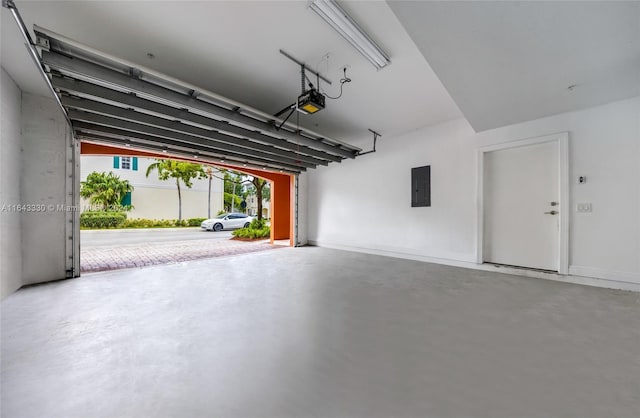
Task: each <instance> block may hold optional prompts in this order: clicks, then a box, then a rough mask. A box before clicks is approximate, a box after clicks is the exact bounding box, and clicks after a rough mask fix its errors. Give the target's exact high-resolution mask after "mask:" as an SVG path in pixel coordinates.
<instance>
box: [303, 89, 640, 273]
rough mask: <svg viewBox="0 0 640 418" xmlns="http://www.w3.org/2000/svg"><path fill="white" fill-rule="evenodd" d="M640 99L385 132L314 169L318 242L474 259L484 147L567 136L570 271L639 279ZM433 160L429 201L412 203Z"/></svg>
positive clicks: (312, 232)
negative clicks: (489, 124) (504, 120)
mask: <svg viewBox="0 0 640 418" xmlns="http://www.w3.org/2000/svg"><path fill="white" fill-rule="evenodd" d="M639 121H640V98H639V97H636V98H634V99H630V100H625V101H620V102H615V103H610V104H608V105H604V106H599V107H595V108H591V109H586V110H583V111H579V112H571V113H566V114H561V115H556V116H553V117H548V118H544V119H540V120H536V121H531V122H527V123H522V124H517V125H513V126H509V127H504V128H500V129H495V130H491V131H487V132H482V133H480V134H476V133H475V132H474V131H473V130H472V129H471V127H470V125H469V124H468V123H467V122H466V120H458V121H452V122H448V123H444V124H441V125H438V126H434V127H428V128H424V129H420V130H417V131H413V132H409V133H406V134H403V135H400V136H397V137H383V138H382V140H380V141H379V143H378V152H377V153H374V154H370V155H367V156H363V157H360V158H357V159H355V160H345V161H343V162H342V164H339V165H338V164H332V165H330V166H329V167H326V168H325V167H320V168H318V169H316V170H311V171H309V174H308V177H309V213H308V215H309V216H308V229H309V231H308V233H309V241H310V243H313V244H318V245H324V246H329V247H334V248H343V249H349V250H356V251H364V252H371V253H379V254H387V255H392V256H399V257H406V258H413V259H419V260H426V261H435V262H438V261H440V262H450V261H455V262H466V263H474V262H475V260H476V251H477V248H476V247H477V245H476V231H477V181H478V172H477V151H478V148H479V147H480V146H483V145H488V144H495V143H501V142H507V141H514V140H518V139H523V138H528V137H535V136H543V135H547V134H552V133H556V132H561V131H569V133H570V164H571V166H570V176H571V179H572V180H573V179H575V177H576V176H577V175H586V176H587V177H588V179H589V180H588V182H587V184H585V185H577V184H576V183H575V181H572V182H571V186H570V200H571V202H573V203H577V202H584V203H587V202H591V203H592V204H593V212H592V213H588V214H584V213H576V211H575V209H576V208H575V205H574V204H573V205H572V211H571V213H570V215H569V217H570V229H571V235H570V242H569V247H570V260H569V262H570V273H571V274H575V275H584V276H587V277H596V278H606V279H613V280H620V281H627V282H633V283H640V125H639V124H640V122H639ZM421 165H431V181H432V184H431V187H432V207H429V208H411V207H410V188H409V184H410V169H411V167H416V166H421Z"/></svg>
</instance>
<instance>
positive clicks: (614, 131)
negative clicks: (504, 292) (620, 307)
mask: <svg viewBox="0 0 640 418" xmlns="http://www.w3.org/2000/svg"><path fill="white" fill-rule="evenodd" d="M561 131H569V158H570V162H569V165H570V166H569V173H570V174H569V177H570V179H571V185H570V202H571V208H570V210H571V212H570V224H569V227H570V238H569V243H570V245H569V265H570V268H569V272H570V273H571V274H576V275H580V276H587V277H599V278H609V279H614V280H621V281H631V282H638V283H640V97H636V98H634V99H629V100H624V101H619V102H614V103H610V104H608V105H604V106H598V107H594V108H590V109H586V110H583V111H580V112H571V113H565V114H561V115H556V116H552V117H548V118H543V119H539V120H536V121H532V122H526V123H521V124H517V125H512V126H508V127H504V128H499V129H494V130H491V131H486V132H482V133H480V134H478V135H477V142H478V145H480V146H482V145H490V144H495V143H500V142H506V141H509V140H511V139H517V138H528V137H533V136H540V135H544V134H547V133H555V132H561ZM579 175H585V176H587V183H586V184H577V177H578V176H579ZM577 203H591V204H592V208H593V212H592V213H577V211H576V204H577Z"/></svg>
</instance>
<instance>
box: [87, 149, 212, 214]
mask: <svg viewBox="0 0 640 418" xmlns="http://www.w3.org/2000/svg"><path fill="white" fill-rule="evenodd" d="M154 162H155V160H154V159H152V158H142V157H140V158H139V157H124V156H113V157H111V156H90V155H84V156H82V157H81V160H80V172H81V181H85V180H86V178H87V176H88V175H89V174H90V173H92V172H94V171H98V172H109V171H112V172H113V173H114V174H116V175H117V176H119V177H120V178H121V179H123V180H129V182H130V183H131V184H132V185H133V187H134V189H133V192H132V193H130V194H128V195H127V197H125V199H124V201H123V204H130V205H133V209H132V210H131V211H130V212H129V214H128V217H129V218H146V219H178V190H177V187H176V182H175V179H169V180H167V181H162V180H159V179H158V172H157V171H152V172H151V173H149V177H147V176H146V172H147V168H148V167H149V165H151V164H152V163H154ZM212 170H214V174H215V172H216V169H215V168H212ZM180 190H181V194H182V219H189V218H206V217H209V215H210V216H215V214H216V213H218V211H220V210H222V208H223V190H224V188H223V180H221V179H220V178H219V176H218V177H216V176H212V177H211V195H210V196H209V179H194V180H193V186H192V187H191V188H187V187H186V186H185V185H184V183H182V182H181V183H180ZM209 202H210V204H211V206H210V211H209ZM89 208H90V204H89V203H88V202H87V201H85V202H83V205H82V207H81V210H82V211H84V210H87V209H89Z"/></svg>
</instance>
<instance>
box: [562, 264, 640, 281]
mask: <svg viewBox="0 0 640 418" xmlns="http://www.w3.org/2000/svg"><path fill="white" fill-rule="evenodd" d="M569 274H571V275H575V276H583V277H591V278H595V279H604V280H613V281H618V282H628V283H637V284H639V285H640V273H629V272H622V271H615V270H605V269H599V268H594V267H585V266H569Z"/></svg>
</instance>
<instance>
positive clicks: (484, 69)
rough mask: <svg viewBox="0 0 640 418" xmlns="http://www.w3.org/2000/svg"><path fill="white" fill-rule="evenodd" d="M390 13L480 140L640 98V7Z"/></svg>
mask: <svg viewBox="0 0 640 418" xmlns="http://www.w3.org/2000/svg"><path fill="white" fill-rule="evenodd" d="M389 4H390V7H391V9H392V10H393V11H394V13H395V14H396V15H397V16H398V18H399V20H400V22H401V23H402V24H403V26H404V27H405V29H406V30H407V32H408V33H409V34H410V35H411V37H412V38H413V40H414V41H415V43H416V45H417V46H418V48H419V49H420V51H421V52H422V54H423V55H424V56H425V57H426V59H427V61H428V62H429V64H430V65H431V67H432V68H433V69H434V70H435V72H436V74H437V75H438V77H439V78H440V80H442V82H443V83H444V85H445V86H446V88H447V90H448V91H449V93H450V94H451V96H452V97H453V98H454V100H455V101H456V103H457V104H458V106H459V107H460V109H461V110H462V112H463V113H464V115H465V117H466V118H467V120H469V122H470V123H471V125H472V126H473V127H474V129H475V130H477V131H481V130H486V129H490V128H496V127H499V126H504V125H509V124H513V123H517V122H522V121H527V120H533V119H537V118H540V117H543V116H548V115H552V114H557V113H561V112H566V111H571V110H577V109H581V108H586V107H590V106H595V105H599V104H604V103H607V102H611V101H614V100H620V99H624V98H628V97H633V96H637V95H640V2H614V1H603V2H591V1H567V2H560V1H551V2H538V1H531V2H485V1H471V2H415V1H390V2H389ZM574 85H575V87H574V88H572V89H569V88H568V87H569V86H574Z"/></svg>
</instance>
